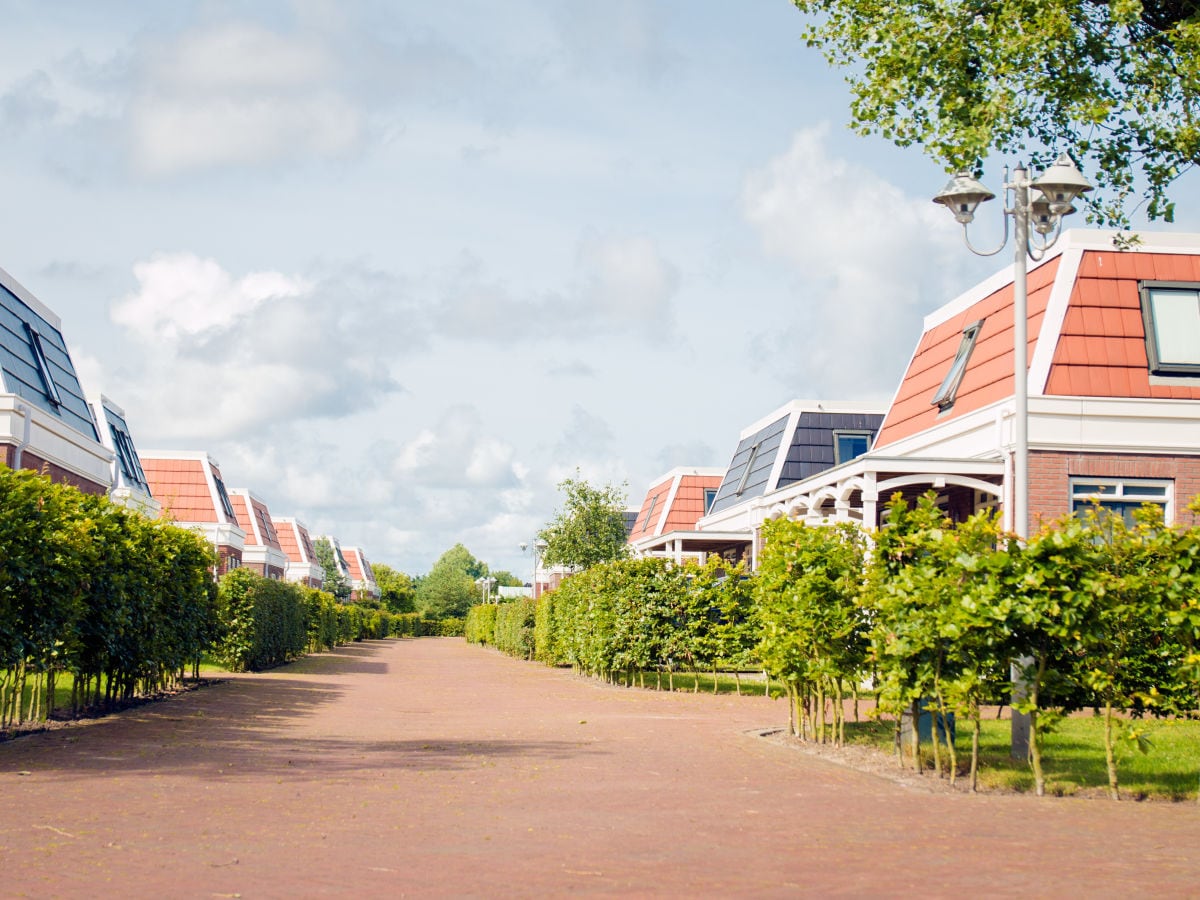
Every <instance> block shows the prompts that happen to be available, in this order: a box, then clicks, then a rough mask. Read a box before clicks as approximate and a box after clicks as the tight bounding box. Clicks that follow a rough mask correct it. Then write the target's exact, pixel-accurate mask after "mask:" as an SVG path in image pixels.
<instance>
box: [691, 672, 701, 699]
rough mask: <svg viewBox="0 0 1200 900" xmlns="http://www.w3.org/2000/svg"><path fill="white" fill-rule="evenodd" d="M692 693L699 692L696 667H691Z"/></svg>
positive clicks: (698, 674)
mask: <svg viewBox="0 0 1200 900" xmlns="http://www.w3.org/2000/svg"><path fill="white" fill-rule="evenodd" d="M692 693H693V694H698V693H700V670H699V669H697V668H693V669H692Z"/></svg>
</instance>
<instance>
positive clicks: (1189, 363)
mask: <svg viewBox="0 0 1200 900" xmlns="http://www.w3.org/2000/svg"><path fill="white" fill-rule="evenodd" d="M1140 288H1141V297H1142V322H1143V323H1144V324H1145V326H1146V358H1147V360H1148V361H1149V363H1150V374H1151V375H1200V285H1196V284H1187V283H1183V282H1174V281H1144V282H1142V284H1141V285H1140Z"/></svg>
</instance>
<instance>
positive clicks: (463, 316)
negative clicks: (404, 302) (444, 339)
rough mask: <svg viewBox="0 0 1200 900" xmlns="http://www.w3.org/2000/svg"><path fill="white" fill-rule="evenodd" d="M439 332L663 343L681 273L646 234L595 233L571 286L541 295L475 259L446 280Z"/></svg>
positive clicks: (580, 252) (503, 339) (506, 338)
mask: <svg viewBox="0 0 1200 900" xmlns="http://www.w3.org/2000/svg"><path fill="white" fill-rule="evenodd" d="M441 281H442V284H441V287H440V288H439V290H440V292H441V295H442V296H441V301H440V303H439V305H438V308H437V312H436V315H435V324H436V327H437V329H438V331H439V332H441V333H443V334H447V335H452V336H455V337H464V338H472V339H480V340H488V341H494V342H497V343H509V342H511V341H513V340H522V339H525V340H529V339H535V338H542V337H545V336H546V335H556V334H563V333H567V334H571V335H578V334H579V333H580V332H581V330H582V329H587V330H588V332H589V333H591V334H601V333H603V334H633V335H637V336H641V337H646V338H652V339H659V338H661V331H660V328H661V327H662V326H666V325H669V324H670V322H671V316H672V313H673V307H672V301H673V299H674V297H675V295H676V293H677V292H678V290H679V272H678V270H677V269H676V267H675V265H674V264H673V263H671V262H670V261H669V260H668V259H666V258H665V257H664V256H663V254H662V253H661V251H660V250H659V248H658V246H657V245H656V244H655V242H654V241H652V240H650V239H649V238H645V237H626V236H612V235H605V236H600V235H588V236H585V237H584V238H583V239H582V240H581V241H580V243H579V247H578V249H577V252H576V256H575V261H574V268H573V270H572V273H571V276H570V279H569V281H568V282H567V284H566V285H565V286H563V287H560V288H555V289H554V290H550V291H546V292H545V293H543V294H541V295H540V296H538V295H530V294H529V293H523V294H522V293H519V292H517V291H515V290H513V289H512V288H510V287H509V286H508V285H506V284H504V283H503V282H501V281H497V280H495V279H494V278H491V277H490V276H489V275H488V273H487V272H486V271H485V270H484V267H483V265H482V264H481V263H480V261H479V260H478V259H476V258H475V257H473V256H465V257H463V258H462V259H460V260H459V263H458V265H457V266H455V267H454V268H453V269H451V270H450V271H448V272H445V273H443V274H442V277H441Z"/></svg>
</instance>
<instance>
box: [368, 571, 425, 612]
mask: <svg viewBox="0 0 1200 900" xmlns="http://www.w3.org/2000/svg"><path fill="white" fill-rule="evenodd" d="M371 571H372V572H374V573H375V583H376V584H378V585H379V592H380V594H379V600H380V602H382V603H383V605H384V607H385V608H387V609H389V610H391V611H392V612H394V613H410V612H415V611H416V608H417V606H416V599H417V590H416V587H415V586H414V585H413V580H412V579H411V578H410V577H408V576H407V575H405V574H404V573H403V572H399V571H397V570H395V569H393V568H392V567H391V566H389V565H386V564H384V563H372V565H371Z"/></svg>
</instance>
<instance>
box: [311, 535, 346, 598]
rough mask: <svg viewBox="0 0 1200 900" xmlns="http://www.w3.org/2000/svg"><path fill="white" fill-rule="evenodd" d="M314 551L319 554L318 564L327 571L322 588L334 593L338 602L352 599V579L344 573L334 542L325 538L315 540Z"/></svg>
mask: <svg viewBox="0 0 1200 900" xmlns="http://www.w3.org/2000/svg"><path fill="white" fill-rule="evenodd" d="M313 553H315V554H317V564H318V565H319V566H320V567H321V569H322V570H323V571H324V572H325V578H324V581H323V583H322V585H321V589H322V590H325V591H328V592H329V593H331V594H333V596H334V597H335V598H336V599H337V601H338V603H345V602H347V601H348V600H349V599H350V581H349V580H348V579H347V578H346V576H345V575H343V574H342V571H341V569H339V568H338V564H337V559H336V556H337V551H335V550H334V549H333V544H331V543H330V542H329V541H327V540H325V539H324V538H320V539H318V540H315V541H313Z"/></svg>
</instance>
